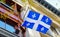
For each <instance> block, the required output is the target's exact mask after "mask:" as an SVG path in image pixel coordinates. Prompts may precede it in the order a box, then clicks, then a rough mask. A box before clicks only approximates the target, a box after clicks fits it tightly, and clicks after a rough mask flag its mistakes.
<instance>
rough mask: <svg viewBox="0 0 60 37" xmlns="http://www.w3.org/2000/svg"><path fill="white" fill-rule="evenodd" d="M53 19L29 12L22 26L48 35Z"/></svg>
mask: <svg viewBox="0 0 60 37" xmlns="http://www.w3.org/2000/svg"><path fill="white" fill-rule="evenodd" d="M51 23H52V21H51V19H50V18H49V17H47V16H45V15H42V14H40V13H38V12H35V11H32V10H29V11H28V12H27V14H26V16H25V19H24V22H23V24H22V26H24V27H26V28H30V29H33V30H36V31H39V32H42V33H44V34H46V32H47V31H48V30H49V28H50V26H51Z"/></svg>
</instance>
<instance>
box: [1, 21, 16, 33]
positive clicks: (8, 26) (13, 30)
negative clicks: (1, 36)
mask: <svg viewBox="0 0 60 37" xmlns="http://www.w3.org/2000/svg"><path fill="white" fill-rule="evenodd" d="M0 27H1V28H4V29H6V30H8V31H10V32H12V33H13V32H15V29H14V28H13V27H12V26H10V25H8V24H7V23H6V24H5V23H4V22H2V21H0Z"/></svg>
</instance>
